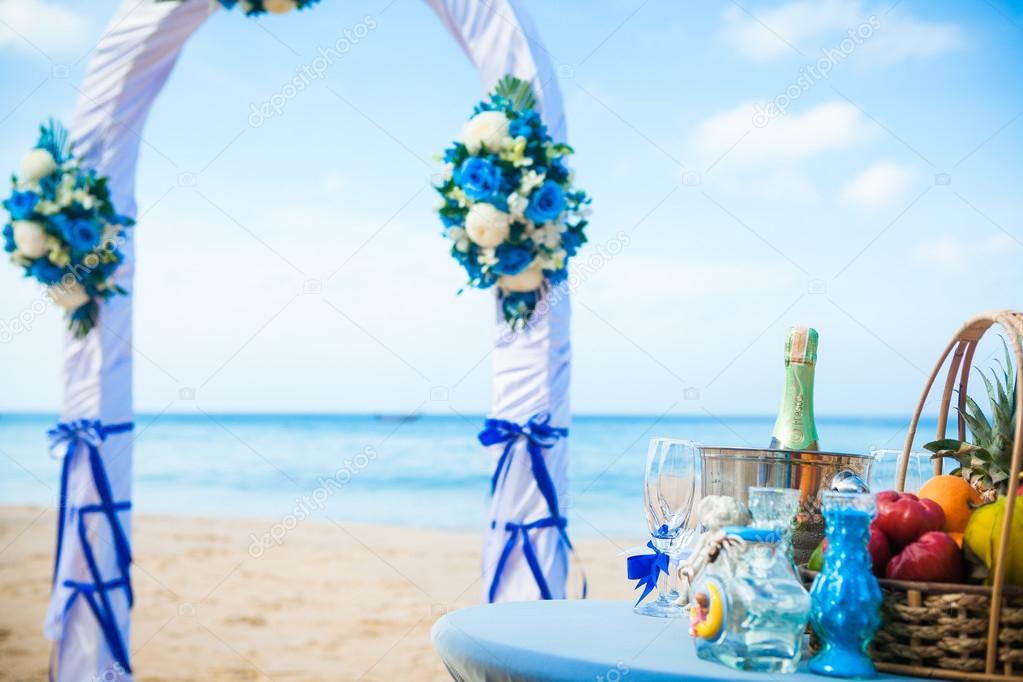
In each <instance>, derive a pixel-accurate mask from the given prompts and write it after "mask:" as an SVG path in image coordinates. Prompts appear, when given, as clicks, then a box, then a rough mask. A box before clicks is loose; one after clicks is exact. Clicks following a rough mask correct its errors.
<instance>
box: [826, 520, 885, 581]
mask: <svg viewBox="0 0 1023 682" xmlns="http://www.w3.org/2000/svg"><path fill="white" fill-rule="evenodd" d="M827 551H828V539H827V538H824V539H823V540H821V544H820V545H818V546H817V549H815V550H814V551H813V554H811V555H810V561H809V562H808V563H807V565H806V567H807V568H808V569H810V570H811V571H819V570H821V568H823V566H824V553H825V552H827ZM867 551H868V552H870V563H871V567H872V568H873V570H874V575H876V576H877V577H878V578H883V577H884V567H885V566H887V565H888V560H889V559H891V558H892V550H891V547H889V546H888V538H887V537H885V534H884V533H883V532H882V531H881V529H880V528H878V527H877V525H876V522H875V523H871V524H870V540H869V541H868V542H867Z"/></svg>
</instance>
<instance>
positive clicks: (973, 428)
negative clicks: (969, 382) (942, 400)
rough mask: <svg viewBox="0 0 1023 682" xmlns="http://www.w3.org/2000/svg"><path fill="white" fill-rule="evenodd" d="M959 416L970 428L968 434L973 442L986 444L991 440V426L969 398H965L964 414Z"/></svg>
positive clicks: (981, 411) (974, 402) (975, 403)
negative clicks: (971, 436) (970, 434)
mask: <svg viewBox="0 0 1023 682" xmlns="http://www.w3.org/2000/svg"><path fill="white" fill-rule="evenodd" d="M981 376H983V375H981ZM961 414H962V416H963V418H964V419H965V420H966V425H967V426H968V427H970V433H972V434H973V440H974V441H975V442H977V443H987V442H988V441H990V440H991V424H990V423H989V422H988V420H987V417H985V416H984V411H983V410H982V409H980V405H978V404H977V402H976V401H975V400H974V399H973V398H971V397H970V396H966V412H965V413H961Z"/></svg>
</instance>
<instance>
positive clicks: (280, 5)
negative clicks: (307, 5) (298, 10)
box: [263, 0, 295, 14]
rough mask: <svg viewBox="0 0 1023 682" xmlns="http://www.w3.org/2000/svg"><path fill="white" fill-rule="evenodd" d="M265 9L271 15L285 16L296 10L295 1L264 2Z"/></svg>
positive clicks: (264, 0) (274, 0) (276, 0)
mask: <svg viewBox="0 0 1023 682" xmlns="http://www.w3.org/2000/svg"><path fill="white" fill-rule="evenodd" d="M263 9H265V10H266V11H267V12H270V14H284V13H285V12H290V11H291V10H293V9H295V0H263Z"/></svg>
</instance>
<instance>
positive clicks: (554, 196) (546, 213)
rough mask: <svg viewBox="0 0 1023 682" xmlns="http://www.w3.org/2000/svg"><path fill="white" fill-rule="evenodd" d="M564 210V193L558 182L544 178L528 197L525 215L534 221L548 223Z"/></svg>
mask: <svg viewBox="0 0 1023 682" xmlns="http://www.w3.org/2000/svg"><path fill="white" fill-rule="evenodd" d="M564 210H565V195H564V193H563V192H562V191H561V188H560V187H558V183H556V182H554V181H552V180H545V181H544V183H543V184H542V185H540V187H539V188H538V189H537V190H535V191H534V192H533V194H532V195H531V196H530V197H529V206H528V207H526V217H527V218H529V219H530V220H532V221H533V222H534V223H538V224H539V223H549V222H551V221H552V220H554V219H556V218H557V217H558V216H559V215H561V212H562V211H564Z"/></svg>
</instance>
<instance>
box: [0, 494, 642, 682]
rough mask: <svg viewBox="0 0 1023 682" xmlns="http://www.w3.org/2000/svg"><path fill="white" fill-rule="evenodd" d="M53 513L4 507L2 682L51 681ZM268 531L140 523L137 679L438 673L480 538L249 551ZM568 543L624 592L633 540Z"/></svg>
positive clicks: (317, 528)
mask: <svg viewBox="0 0 1023 682" xmlns="http://www.w3.org/2000/svg"><path fill="white" fill-rule="evenodd" d="M55 518H56V517H55V514H54V512H53V511H52V510H50V509H42V508H29V507H0V605H2V606H0V668H2V669H0V680H43V679H45V678H46V666H47V662H48V657H49V651H50V644H49V642H48V641H47V640H46V639H45V638H44V637H43V635H42V622H43V615H44V613H45V611H46V605H47V600H48V598H49V587H50V584H49V582H50V571H51V570H52V561H53V548H54V533H55V530H54V529H55ZM272 524H273V522H272V521H267V520H259V519H226V518H186V517H177V516H152V515H145V514H136V515H135V520H134V525H135V528H134V542H135V565H134V570H133V579H134V585H135V594H136V601H135V609H134V618H133V633H132V641H131V650H132V659H133V662H134V666H135V669H136V673H137V679H139V680H142V681H143V682H144V681H152V682H156V681H163V680H280V681H288V682H293V681H299V680H443V679H447V674H446V672H445V670H444V667H443V665H442V664H441V662H440V660H439V659H438V657H437V655H436V654H435V653H434V652H433V649H432V648H431V646H430V628H431V627H432V625H433V623H434V622H435V621H436V620H437V619H438V618H439V617H441V616H442V615H443V614H444V613H446V612H447V611H450V610H453V609H457V608H461V607H464V606H469V605H472V604H477V603H479V601H480V596H479V592H480V587H479V578H478V574H477V567H478V565H479V544H480V538H479V536H478V535H476V534H472V533H456V532H442V531H435V530H421V529H415V528H397V527H388V526H367V525H355V524H351V525H349V524H344V523H337V524H334V523H328V522H315V521H305V522H302V523H299V524H298V525H297V526H296V527H295V528H293V529H292V530H290V531H288V533H287V534H286V535H285V537H284V540H283V542H282V544H280V545H273V546H270V547H269V548H268V549H266V550H265V551H264V552H263V553H262V555H261V556H258V557H254V556H252V555H251V553H250V545H251V543H252V540H251V535H252V534H255V535H256V536H257V537H258V536H261V535H262V534H264V533H266V532H268V530H269V529H270V527H271V526H272ZM576 544H577V549H578V551H579V554H580V556H581V557H582V560H583V562H584V563H585V566H586V571H587V575H588V577H589V582H590V595H591V596H592V597H593V598H596V599H627V598H629V596H630V595H631V594H632V590H631V585H630V584H629V583H628V581H626V579H625V576H624V571H625V560H624V558H623V557H620V556H617V554H618V553H619V552H620V551H621V550H622V549H623V548H624V547H627V546H629V545H631V544H634V543H631V542H623V541H614V540H611V539H600V540H581V541H579V542H577V543H576ZM257 553H258V552H257Z"/></svg>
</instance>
